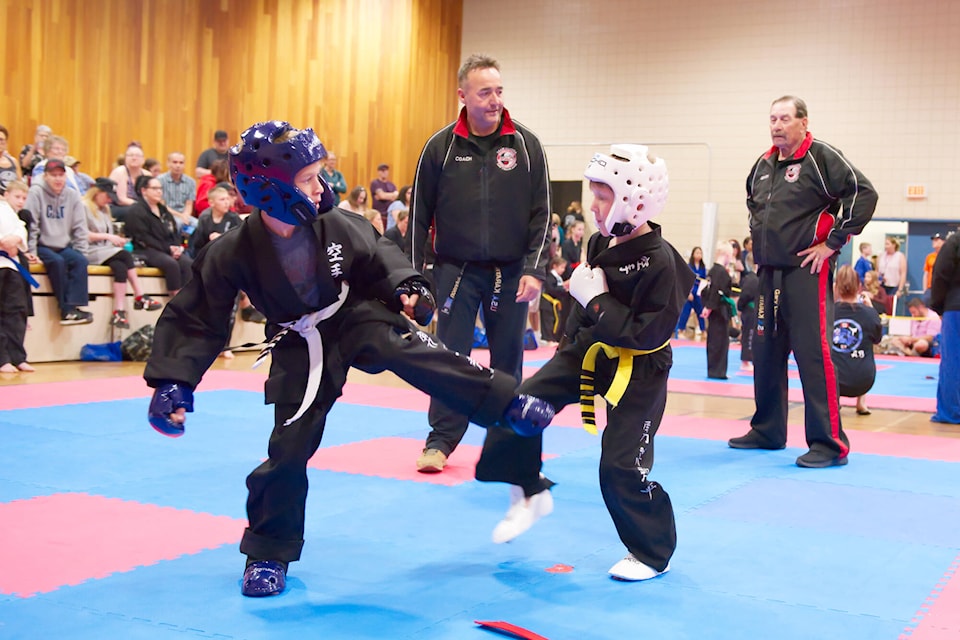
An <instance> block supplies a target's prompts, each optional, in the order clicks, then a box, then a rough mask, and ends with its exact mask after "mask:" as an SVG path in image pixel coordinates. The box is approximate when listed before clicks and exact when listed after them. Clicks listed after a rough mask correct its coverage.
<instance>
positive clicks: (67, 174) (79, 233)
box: [0, 124, 412, 371]
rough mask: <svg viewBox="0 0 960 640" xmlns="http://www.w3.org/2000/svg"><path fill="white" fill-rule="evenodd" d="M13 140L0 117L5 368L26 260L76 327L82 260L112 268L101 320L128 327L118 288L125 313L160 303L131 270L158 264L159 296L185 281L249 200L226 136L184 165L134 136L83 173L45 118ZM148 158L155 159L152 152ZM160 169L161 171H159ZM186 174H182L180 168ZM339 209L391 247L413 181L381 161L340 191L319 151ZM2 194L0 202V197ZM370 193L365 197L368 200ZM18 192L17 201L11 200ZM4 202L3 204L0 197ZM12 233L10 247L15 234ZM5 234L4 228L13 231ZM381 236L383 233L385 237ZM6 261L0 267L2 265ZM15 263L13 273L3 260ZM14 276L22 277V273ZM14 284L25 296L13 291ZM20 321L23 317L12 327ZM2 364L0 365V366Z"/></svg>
mask: <svg viewBox="0 0 960 640" xmlns="http://www.w3.org/2000/svg"><path fill="white" fill-rule="evenodd" d="M10 147H12V148H14V149H16V148H18V147H15V146H13V141H11V140H10V132H9V130H8V129H7V128H6V127H4V126H3V125H2V124H0V205H2V206H3V210H4V216H5V217H4V225H5V226H4V238H3V239H4V245H3V250H4V251H6V250H7V249H9V253H10V254H11V255H12V257H13V260H12V261H11V260H8V259H7V258H5V257H3V256H0V260H3V261H4V263H5V264H4V265H3V267H4V268H3V271H0V275H2V276H4V278H3V282H4V286H3V287H2V294H3V301H4V302H5V303H8V304H6V306H5V307H4V316H6V315H10V314H12V315H13V316H15V318H14V321H13V322H12V324H11V326H13V327H14V329H16V327H18V326H20V324H22V325H23V327H22V328H23V331H20V330H14V331H13V332H12V337H9V336H8V337H9V338H10V340H7V339H6V338H8V337H4V336H0V342H4V344H6V343H7V342H10V341H11V340H12V343H14V344H18V345H19V347H11V348H7V347H4V348H3V349H2V350H0V360H4V362H0V366H3V367H5V368H4V371H8V370H12V371H27V370H31V369H32V367H30V365H29V363H28V362H27V359H26V354H25V353H21V352H22V349H23V346H22V345H23V335H21V334H22V333H23V332H24V331H25V330H26V326H27V317H28V316H29V315H32V314H33V310H32V298H31V295H30V284H29V283H27V278H29V277H30V276H29V275H28V271H29V269H28V266H29V264H30V263H32V262H36V263H42V264H43V266H44V270H45V272H46V275H47V277H48V278H49V279H50V282H51V288H52V290H53V293H54V295H55V297H56V299H57V303H58V307H59V313H60V318H59V321H60V324H62V325H65V326H69V325H79V324H89V323H92V322H93V321H94V317H93V314H92V312H91V311H89V310H87V309H86V308H85V307H86V305H87V303H88V300H89V295H88V284H87V282H88V280H87V276H88V270H87V268H88V266H91V265H104V266H108V267H110V268H111V269H112V271H113V279H114V286H113V294H114V305H113V313H112V317H111V319H110V325H111V326H113V327H115V328H118V329H127V328H129V326H130V325H129V320H128V317H127V309H126V304H127V300H126V298H127V289H128V285H129V287H130V288H131V289H132V292H133V307H134V309H138V310H139V309H145V310H149V311H154V310H158V309H160V308H161V307H162V304H161V303H160V302H159V301H158V300H154V299H152V298H150V296H149V295H146V294H145V293H144V292H143V289H142V287H141V283H140V280H139V278H138V275H137V267H145V266H152V267H156V268H158V269H160V270H161V271H162V272H163V276H164V278H165V281H166V288H167V290H168V293H169V294H170V295H173V294H175V293H176V292H177V291H178V290H179V289H180V287H182V286H183V285H184V284H185V283H186V281H187V280H189V279H190V277H191V275H192V272H191V264H192V262H193V259H194V258H195V257H196V256H197V254H198V253H199V252H200V251H201V250H202V249H203V247H204V246H205V245H206V244H209V243H210V242H211V241H213V240H215V239H216V238H218V237H219V236H220V235H222V234H223V233H227V232H228V231H230V230H232V229H235V228H236V227H238V226H239V225H240V222H241V221H242V218H243V217H245V215H246V214H248V213H250V212H251V211H252V207H250V206H248V205H246V204H245V203H243V201H242V200H240V199H239V198H238V193H237V190H236V188H235V187H234V185H233V184H232V182H231V178H230V172H229V162H228V150H229V148H230V136H229V134H228V133H227V132H226V131H224V130H218V131H216V132H214V135H213V140H212V145H211V146H210V147H209V148H207V149H205V150H204V151H203V152H202V153H201V154H200V155H199V157H198V158H197V159H196V162H195V163H194V164H193V167H192V171H191V168H190V166H189V164H188V161H187V158H186V156H185V155H184V154H183V153H182V152H180V151H172V152H169V153H167V155H166V166H165V167H164V166H162V165H161V163H160V161H159V160H157V159H155V158H153V157H149V155H150V154H148V153H147V151H146V150H145V149H144V147H143V145H142V144H141V143H140V142H138V141H136V140H134V141H131V142H130V143H128V144H127V145H126V148H125V149H124V150H123V153H122V155H119V156H118V157H117V161H116V164H115V165H114V166H113V167H108V168H106V169H105V170H102V171H94V172H93V175H94V176H99V177H93V176H91V175H89V174H87V173H84V172H82V171H81V169H80V166H81V160H80V159H79V158H80V154H79V153H78V152H76V151H74V152H73V154H74V155H69V154H70V153H71V149H70V144H69V142H68V141H67V139H66V138H65V137H64V136H62V135H59V134H58V133H57V132H55V131H54V130H53V129H52V128H51V127H49V126H47V125H40V126H38V127H37V128H36V130H35V132H34V135H33V139H32V140H31V141H30V142H28V143H27V144H24V145H23V146H22V147H19V149H20V151H19V154H16V153H15V152H11V151H10V150H9V148H10ZM156 155H157V156H158V157H163V156H162V155H160V154H156ZM164 168H165V169H166V170H165V171H164ZM190 174H192V175H190ZM323 175H324V178H325V179H326V180H327V182H328V184H329V185H330V187H331V189H332V190H333V191H334V193H335V195H336V197H337V199H338V200H339V198H340V197H341V196H343V198H344V200H343V201H342V202H340V203H339V206H340V207H341V208H343V209H345V210H347V211H353V212H356V213H358V214H360V215H363V216H364V217H366V218H367V219H368V220H370V222H371V224H373V225H374V226H375V227H376V228H377V229H378V230H380V232H381V233H386V234H387V237H389V238H390V239H392V240H393V241H395V242H396V243H397V244H399V245H400V246H401V247H404V246H406V245H405V243H404V236H405V234H406V229H407V221H408V216H409V207H410V196H411V194H412V187H411V186H410V185H406V186H404V187H402V188H401V189H399V190H398V189H397V187H396V186H395V185H393V183H392V182H390V181H389V166H388V165H387V164H386V163H382V164H381V165H380V167H379V168H378V173H377V177H376V178H375V179H374V180H372V181H371V186H372V187H374V188H373V189H371V191H368V190H367V189H366V188H365V187H363V186H360V184H359V183H361V182H363V180H356V181H355V183H357V186H355V187H354V188H353V189H352V190H351V191H349V195H348V181H347V179H346V177H345V176H344V174H343V173H342V172H340V171H339V170H338V168H337V158H336V155H335V154H334V153H330V154H329V156H328V157H327V159H326V161H325V166H324V169H323ZM7 192H9V196H10V197H9V198H7V197H5V194H6V193H7ZM371 193H374V194H376V195H375V196H374V197H371V195H370V194H371ZM21 196H22V197H21ZM8 200H9V201H10V202H9V203H8ZM20 228H22V229H23V242H22V243H21V242H20V234H19V229H20ZM14 231H15V232H14ZM388 231H389V233H387V232H388ZM6 263H9V264H6ZM15 264H16V265H21V267H20V268H19V269H14V265H15ZM21 272H23V274H21ZM14 286H16V287H17V289H18V291H20V290H22V292H23V293H24V294H25V295H24V296H22V297H23V298H24V300H21V297H20V296H16V297H14V296H13V295H12V294H11V293H10V292H11V290H12V287H14ZM238 308H239V310H240V312H241V318H242V319H243V320H246V321H249V322H260V323H262V322H263V321H264V320H263V315H262V314H260V313H259V312H258V311H257V310H256V309H254V308H253V307H252V306H251V305H250V302H249V300H248V299H247V298H246V296H244V295H241V296H240V298H239V299H238ZM21 321H22V322H21ZM8 365H9V366H8Z"/></svg>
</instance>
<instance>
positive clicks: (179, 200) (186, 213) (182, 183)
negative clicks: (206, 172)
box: [159, 151, 201, 229]
mask: <svg viewBox="0 0 960 640" xmlns="http://www.w3.org/2000/svg"><path fill="white" fill-rule="evenodd" d="M186 165H187V159H186V156H184V155H183V154H182V153H180V152H179V151H174V152H173V153H171V154H169V155H168V156H167V172H166V173H161V174H160V176H159V177H160V184H162V185H163V203H164V204H165V205H167V209H168V210H169V211H170V213H172V214H173V215H174V217H176V218H177V219H179V221H180V227H181V229H183V227H196V226H197V218H196V217H195V216H194V215H193V201H194V200H196V199H197V182H196V180H194V179H193V178H191V177H190V176H188V175H187V174H186V173H184V169H186ZM197 213H201V212H200V211H198V212H197Z"/></svg>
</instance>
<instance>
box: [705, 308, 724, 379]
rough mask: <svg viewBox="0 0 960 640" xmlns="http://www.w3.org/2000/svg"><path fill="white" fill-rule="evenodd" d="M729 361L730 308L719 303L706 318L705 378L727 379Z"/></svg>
mask: <svg viewBox="0 0 960 640" xmlns="http://www.w3.org/2000/svg"><path fill="white" fill-rule="evenodd" d="M729 360H730V307H729V306H727V304H726V303H721V306H720V307H719V308H717V309H711V310H710V317H709V318H707V377H708V378H714V379H717V380H726V379H727V366H728V364H729Z"/></svg>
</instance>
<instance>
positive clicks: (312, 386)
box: [252, 282, 350, 427]
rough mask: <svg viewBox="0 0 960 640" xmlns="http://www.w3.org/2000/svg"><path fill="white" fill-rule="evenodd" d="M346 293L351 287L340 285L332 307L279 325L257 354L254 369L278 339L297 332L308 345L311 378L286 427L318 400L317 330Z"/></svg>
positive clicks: (320, 350) (320, 346)
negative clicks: (279, 328)
mask: <svg viewBox="0 0 960 640" xmlns="http://www.w3.org/2000/svg"><path fill="white" fill-rule="evenodd" d="M349 292H350V285H349V284H347V283H346V282H343V283H341V285H340V296H339V297H338V298H337V301H336V302H334V303H333V304H331V305H329V306H327V307H324V308H323V309H320V310H319V311H314V312H313V313H308V314H306V315H304V316H301V317H300V319H298V320H294V321H293V322H281V323H280V326H281V327H283V329H282V330H281V331H280V332H279V333H278V334H277V335H275V336H273V338H271V340H270V342H269V343H268V344H267V346H266V347H264V348H263V350H262V351H261V352H260V355H259V357H257V361H256V362H254V363H253V367H252V368H254V369H256V368H257V367H258V366H260V364H261V363H262V362H263V361H264V360H266V358H267V356H268V355H269V354H270V352H271V351H273V347H274V346H275V345H276V344H277V343H278V342H280V338H282V337H283V336H285V335H286V334H287V332H288V331H291V330H293V331H296V332H297V333H299V334H300V335H301V336H302V337H303V339H304V340H306V341H307V352H308V353H309V354H310V374H309V375H308V376H307V390H306V391H305V392H304V394H303V400H302V401H301V402H300V408H299V409H297V412H296V413H295V414H294V415H293V417H292V418H290V419H289V420H287V421H286V422H284V423H283V426H285V427H287V426H289V425H290V424H292V423H293V422H296V421H297V420H299V419H300V416H302V415H303V414H304V413H306V411H307V409H309V408H310V405H311V404H313V401H314V400H315V399H316V398H317V391H319V390H320V380H321V379H322V378H323V340H321V339H320V330H319V329H317V325H318V324H320V323H321V322H323V321H324V320H326V319H327V318H329V317H331V316H332V315H333V314H335V313H336V312H337V311H339V310H340V307H342V306H343V303H344V301H345V300H346V299H347V294H348V293H349Z"/></svg>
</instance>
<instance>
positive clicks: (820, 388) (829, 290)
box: [729, 96, 877, 468]
mask: <svg viewBox="0 0 960 640" xmlns="http://www.w3.org/2000/svg"><path fill="white" fill-rule="evenodd" d="M770 137H771V138H772V140H773V147H772V148H771V149H770V150H769V151H767V152H766V153H765V154H764V155H762V156H761V157H760V158H759V159H758V160H757V162H756V163H755V164H754V166H753V169H751V171H750V175H749V177H748V178H747V209H748V210H749V211H750V235H751V238H752V239H753V254H754V259H755V261H756V265H757V275H758V276H759V277H760V296H759V298H758V300H757V330H756V334H755V338H754V343H753V357H754V360H753V364H754V376H753V388H754V395H755V396H756V407H757V410H756V413H754V415H753V419H752V420H751V421H750V426H751V429H750V431H749V432H748V433H747V434H746V435H744V436H741V437H739V438H732V439H731V440H730V441H729V444H730V446H731V447H733V448H735V449H782V448H783V447H784V446H786V442H787V360H788V357H789V355H790V352H791V351H793V354H794V358H795V359H796V361H797V369H798V370H799V372H800V381H801V383H802V385H803V399H804V405H805V406H804V423H805V425H806V436H807V445H808V446H809V447H810V450H809V451H808V452H807V453H805V454H803V455H802V456H800V457H799V458H797V465H798V466H801V467H815V468H819V467H831V466H835V465H843V464H847V454H848V453H849V452H850V443H849V440H848V439H847V436H846V434H845V433H844V432H843V428H842V426H841V424H840V396H839V387H838V382H837V375H836V370H835V369H834V366H833V362H832V359H831V355H830V345H831V336H830V332H831V331H832V327H833V282H832V280H833V277H832V273H833V267H834V266H835V263H836V257H835V254H836V253H837V252H838V251H839V250H840V247H842V246H843V245H844V244H845V243H846V242H847V240H848V238H849V237H850V236H852V235H857V234H859V233H860V231H861V230H862V229H863V227H864V226H865V225H866V224H867V223H868V222H869V221H870V219H871V218H872V217H873V211H874V209H876V206H877V193H876V191H874V189H873V186H872V185H871V184H870V181H869V180H867V179H866V178H865V177H864V175H863V174H862V173H860V171H858V170H857V169H856V168H855V167H854V166H853V165H852V164H850V162H849V161H847V160H846V159H845V158H844V157H843V154H842V153H840V152H839V151H838V150H836V149H834V148H833V147H831V146H830V145H828V144H826V143H825V142H821V141H820V140H816V139H814V137H813V136H812V135H811V134H810V132H809V131H807V105H806V104H805V103H804V102H803V100H801V99H800V98H797V97H795V96H784V97H782V98H779V99H777V100H775V101H774V102H773V104H772V105H771V107H770Z"/></svg>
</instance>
